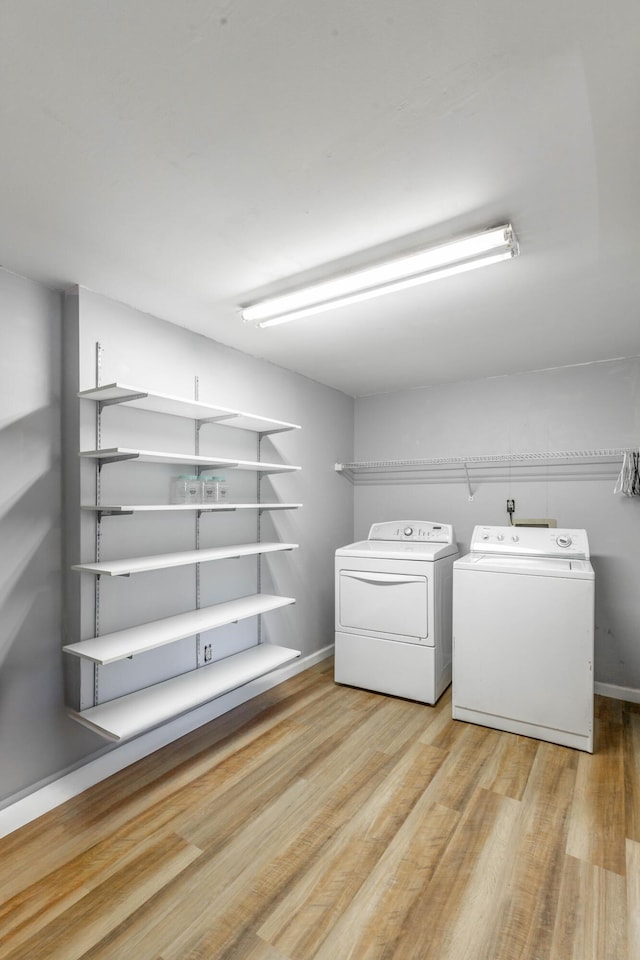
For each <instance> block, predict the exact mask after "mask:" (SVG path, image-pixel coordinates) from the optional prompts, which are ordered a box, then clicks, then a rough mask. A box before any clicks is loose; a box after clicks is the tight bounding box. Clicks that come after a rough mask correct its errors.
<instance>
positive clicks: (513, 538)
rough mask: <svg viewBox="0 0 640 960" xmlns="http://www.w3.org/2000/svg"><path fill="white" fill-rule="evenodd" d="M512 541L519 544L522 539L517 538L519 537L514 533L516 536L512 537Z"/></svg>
mask: <svg viewBox="0 0 640 960" xmlns="http://www.w3.org/2000/svg"><path fill="white" fill-rule="evenodd" d="M511 539H512V540H513V542H514V543H517V542H518V540H519V539H520V537H517V536H516V535H515V533H514V535H513V536H512V537H511Z"/></svg>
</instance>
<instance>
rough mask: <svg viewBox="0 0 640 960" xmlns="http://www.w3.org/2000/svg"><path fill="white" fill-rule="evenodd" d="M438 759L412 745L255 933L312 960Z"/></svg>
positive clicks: (410, 813) (412, 807)
mask: <svg viewBox="0 0 640 960" xmlns="http://www.w3.org/2000/svg"><path fill="white" fill-rule="evenodd" d="M442 760H443V754H442V752H441V751H438V750H436V749H435V748H434V747H429V746H427V745H423V744H420V743H416V744H414V746H413V748H412V749H411V750H410V751H408V752H407V753H406V754H405V755H404V756H403V757H402V759H401V761H400V762H399V763H398V764H396V765H395V766H394V767H393V768H391V769H390V771H389V773H388V776H387V777H386V779H385V780H384V781H383V782H382V783H381V784H380V786H379V787H378V790H377V791H376V793H375V795H373V796H370V797H369V798H368V799H367V801H366V802H365V804H364V805H363V806H362V808H361V809H360V810H359V811H357V813H356V814H355V816H354V817H353V818H352V819H351V820H350V821H349V822H347V823H345V825H344V827H343V829H342V830H340V831H339V832H338V833H337V834H335V835H334V836H333V837H332V838H331V840H330V841H329V842H328V843H327V845H326V846H325V848H324V849H323V850H322V851H321V852H320V855H319V856H318V857H317V858H316V860H315V861H314V862H313V863H312V864H311V865H310V867H309V869H308V870H307V872H306V873H305V875H304V876H303V877H302V878H301V880H300V881H299V882H298V883H297V884H296V886H295V887H294V888H293V890H292V891H291V892H290V893H289V895H288V896H286V897H284V898H281V899H280V900H279V902H277V903H275V904H274V909H273V910H272V911H271V912H269V910H266V911H264V914H265V920H264V922H263V923H262V925H261V926H260V927H259V929H258V933H259V934H260V936H261V937H263V938H264V939H265V940H268V941H269V942H270V943H272V944H274V945H275V946H276V947H278V949H279V950H281V951H282V952H283V953H285V954H287V955H289V956H313V955H314V954H315V951H316V950H317V949H318V948H319V946H320V944H321V943H322V942H323V940H324V939H325V938H326V937H327V935H328V934H329V933H330V931H331V930H332V929H333V927H334V926H335V924H336V922H337V920H338V918H339V917H340V916H341V915H342V914H343V913H344V912H345V910H347V908H348V907H349V905H350V903H351V901H352V900H353V899H354V897H355V896H356V895H357V894H358V891H359V890H360V888H361V887H362V886H363V884H364V883H366V881H367V879H368V878H369V876H370V875H371V873H372V872H373V871H374V869H375V868H376V867H377V865H378V863H379V861H380V860H381V859H382V857H383V856H384V854H385V851H386V850H387V848H388V847H389V846H390V845H392V844H393V843H394V842H395V838H396V836H397V835H398V833H400V832H402V831H403V830H404V828H405V825H406V823H407V822H408V821H409V820H410V819H414V820H415V819H418V820H419V819H420V816H418V817H417V818H416V817H414V816H413V815H414V813H415V812H416V809H417V808H418V807H419V806H420V801H421V798H422V797H423V795H424V793H425V789H426V788H427V787H428V784H429V782H430V781H431V780H432V779H433V776H434V775H435V773H436V771H437V770H438V768H439V766H440V764H441V763H442Z"/></svg>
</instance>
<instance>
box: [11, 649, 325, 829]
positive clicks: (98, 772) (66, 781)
mask: <svg viewBox="0 0 640 960" xmlns="http://www.w3.org/2000/svg"><path fill="white" fill-rule="evenodd" d="M332 653H333V644H330V645H329V646H327V647H323V648H322V649H321V650H317V651H315V653H311V654H309V655H308V656H306V657H304V658H301V659H300V660H294V661H293V662H292V663H289V664H286V665H285V666H284V667H281V668H280V669H279V670H274V671H272V672H271V673H267V674H265V675H264V676H263V677H258V678H257V679H256V680H252V681H251V683H247V684H245V685H244V686H243V687H239V688H238V689H237V690H232V691H231V693H227V694H225V695H224V696H222V697H217V698H216V699H215V700H211V701H210V702H209V703H207V704H205V705H204V706H202V707H198V709H197V710H192V711H191V712H190V713H187V714H184V716H181V717H178V718H177V719H176V720H172V721H171V723H166V724H164V726H162V727H158V728H157V729H155V730H150V731H149V732H148V733H145V734H143V735H142V736H140V737H137V738H136V739H135V740H130V741H128V742H127V743H123V744H122V745H121V746H118V747H115V748H114V749H113V750H109V751H108V752H107V753H104V754H102V755H101V756H99V757H97V758H95V759H94V760H90V761H88V762H87V763H85V764H83V765H82V766H80V767H77V768H75V769H73V770H71V771H68V772H65V773H62V774H60V775H59V776H58V777H56V778H55V779H54V780H51V781H49V782H47V783H46V784H45V785H44V786H40V787H38V788H36V789H34V791H33V792H32V793H30V794H29V795H28V796H23V797H21V798H20V799H17V800H16V801H15V802H13V803H12V802H11V801H9V804H8V805H7V806H5V807H4V808H3V809H2V810H0V837H5V836H6V835H7V834H9V833H12V832H13V831H14V830H18V829H19V828H20V827H23V826H25V824H27V823H30V822H31V821H32V820H36V819H37V818H38V817H41V816H42V815H43V814H44V813H48V812H49V811H50V810H53V809H54V808H55V807H58V806H60V805H61V804H63V803H65V802H66V801H67V800H70V799H71V798H72V797H77V796H78V795H79V794H81V793H84V791H85V790H88V789H89V788H90V787H93V786H95V784H96V783H100V782H101V781H102V780H106V779H107V777H110V776H112V775H113V774H114V773H118V772H119V771H120V770H124V769H125V767H128V766H130V765H131V764H132V763H136V762H137V761H138V760H141V759H142V758H143V757H146V756H148V755H149V754H150V753H154V752H155V751H156V750H159V749H160V748H161V747H164V746H166V745H167V744H169V743H172V742H173V741H174V740H178V739H179V738H180V737H183V736H184V735H185V734H187V733H190V732H191V731H192V730H196V729H197V728H198V727H201V726H203V724H205V723H209V722H210V721H211V720H215V719H216V717H220V716H222V714H223V713H228V712H229V710H233V708H234V707H238V706H240V704H242V703H246V702H247V700H251V699H253V697H257V696H258V694H260V693H265V692H266V691H267V690H271V689H273V687H276V686H278V684H280V683H284V681H285V680H288V679H289V678H290V677H294V676H296V675H297V674H298V673H302V672H303V671H304V670H308V669H309V667H312V666H314V664H316V663H320V661H321V660H325V659H326V658H327V657H330V656H331V655H332Z"/></svg>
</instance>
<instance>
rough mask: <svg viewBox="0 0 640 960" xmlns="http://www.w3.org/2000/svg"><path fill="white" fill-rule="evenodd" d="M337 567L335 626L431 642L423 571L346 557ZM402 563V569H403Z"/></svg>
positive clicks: (426, 586) (413, 641) (337, 628)
mask: <svg viewBox="0 0 640 960" xmlns="http://www.w3.org/2000/svg"><path fill="white" fill-rule="evenodd" d="M346 563H347V564H348V567H349V568H348V569H347V567H346V566H345V567H342V568H340V569H338V570H337V571H336V630H340V631H343V632H345V631H346V632H350V633H357V634H360V635H367V634H369V635H371V636H376V637H385V638H387V639H390V640H400V641H405V642H407V643H432V642H433V641H432V640H431V638H430V636H429V634H430V630H429V602H428V594H429V580H428V577H427V575H426V573H424V572H422V571H420V572H415V566H416V565H413V566H414V569H411V567H409V570H406V567H407V565H406V564H401V565H400V569H399V568H398V567H397V566H396V565H394V564H393V563H391V562H389V561H384V560H382V561H380V560H379V561H377V562H375V561H374V562H371V561H367V560H360V561H359V562H358V561H346ZM402 567H404V568H405V569H402Z"/></svg>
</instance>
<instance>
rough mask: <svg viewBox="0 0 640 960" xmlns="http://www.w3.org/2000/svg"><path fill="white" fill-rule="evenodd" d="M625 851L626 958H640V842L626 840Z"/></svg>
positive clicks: (630, 959)
mask: <svg viewBox="0 0 640 960" xmlns="http://www.w3.org/2000/svg"><path fill="white" fill-rule="evenodd" d="M626 853H627V904H626V906H627V911H626V934H627V946H628V960H640V843H637V842H636V841H635V840H627V844H626Z"/></svg>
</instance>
